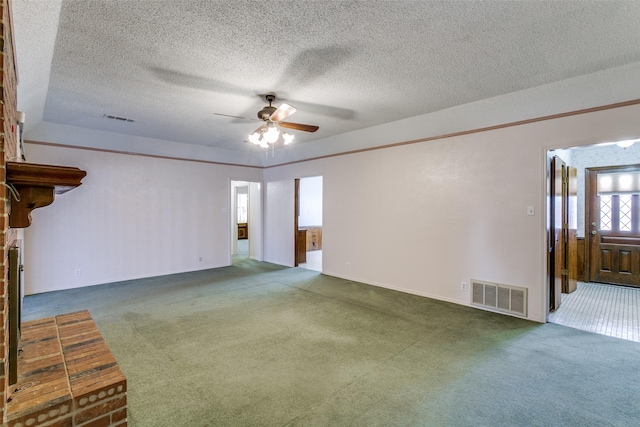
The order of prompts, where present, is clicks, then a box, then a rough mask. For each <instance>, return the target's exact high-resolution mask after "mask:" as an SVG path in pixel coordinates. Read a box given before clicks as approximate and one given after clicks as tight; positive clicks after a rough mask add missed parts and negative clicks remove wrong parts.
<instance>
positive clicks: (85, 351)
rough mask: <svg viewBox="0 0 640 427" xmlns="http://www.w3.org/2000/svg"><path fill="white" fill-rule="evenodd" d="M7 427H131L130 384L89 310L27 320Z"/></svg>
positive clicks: (10, 390)
mask: <svg viewBox="0 0 640 427" xmlns="http://www.w3.org/2000/svg"><path fill="white" fill-rule="evenodd" d="M21 335H22V338H21V340H20V343H21V347H22V352H21V353H20V356H19V358H18V382H17V383H16V384H14V385H13V386H10V387H9V389H8V393H7V394H8V398H7V400H8V402H7V404H6V409H5V410H6V421H7V425H8V426H9V427H27V426H29V427H36V426H45V425H46V426H52V427H54V426H55V427H58V426H60V427H61V426H85V427H89V426H91V427H101V426H118V427H124V426H126V425H127V381H126V379H125V377H124V375H123V374H122V371H121V370H120V368H119V367H118V364H117V362H116V360H115V358H114V357H113V355H112V354H111V351H110V350H109V348H108V347H107V344H106V343H105V341H104V339H103V338H102V336H101V335H100V332H99V331H98V328H97V327H96V325H95V323H94V321H93V319H91V316H90V314H89V312H88V311H80V312H77V313H71V314H65V315H60V316H56V317H48V318H45V319H40V320H34V321H30V322H25V323H23V325H22V334H21Z"/></svg>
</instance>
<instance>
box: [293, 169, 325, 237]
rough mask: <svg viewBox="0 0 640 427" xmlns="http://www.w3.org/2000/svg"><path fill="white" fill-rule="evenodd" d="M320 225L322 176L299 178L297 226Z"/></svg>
mask: <svg viewBox="0 0 640 427" xmlns="http://www.w3.org/2000/svg"><path fill="white" fill-rule="evenodd" d="M314 225H315V226H322V177H321V176H312V177H309V178H300V217H299V218H298V227H310V226H314Z"/></svg>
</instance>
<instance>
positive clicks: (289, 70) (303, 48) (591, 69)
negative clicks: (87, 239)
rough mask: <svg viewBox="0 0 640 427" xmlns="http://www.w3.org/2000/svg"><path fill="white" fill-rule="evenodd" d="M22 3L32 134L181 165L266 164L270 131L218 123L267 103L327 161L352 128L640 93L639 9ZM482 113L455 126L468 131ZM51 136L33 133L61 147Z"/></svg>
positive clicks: (18, 4) (634, 5) (19, 17)
mask: <svg viewBox="0 0 640 427" xmlns="http://www.w3.org/2000/svg"><path fill="white" fill-rule="evenodd" d="M14 3H15V11H16V12H15V15H16V40H17V48H18V52H19V56H18V57H19V63H20V64H19V65H20V67H19V68H20V69H21V71H22V75H21V78H22V82H21V83H23V84H24V91H25V93H24V94H23V96H21V97H19V99H20V100H21V103H23V104H21V105H20V106H19V107H20V109H21V110H23V111H27V121H28V124H27V129H28V130H33V129H37V128H38V125H41V124H47V125H51V124H55V125H67V126H73V127H77V128H83V129H92V130H101V131H109V132H117V133H119V134H125V135H129V136H137V137H145V138H153V139H154V141H155V140H158V141H171V142H174V143H177V145H174V146H172V149H174V150H177V148H176V147H183V148H184V147H185V145H187V147H192V148H191V149H187V148H184V150H183V154H185V155H189V154H190V155H192V156H193V155H195V154H196V153H198V154H200V155H202V153H203V151H202V150H213V151H212V152H214V151H215V152H217V153H219V156H218V158H223V157H224V156H225V155H228V156H232V155H233V153H236V154H237V155H238V156H239V155H240V154H238V152H244V153H245V154H246V155H247V156H250V155H258V156H260V155H261V151H258V152H256V151H255V148H256V147H253V146H252V145H251V144H244V143H243V140H245V139H246V138H247V135H248V134H249V133H250V132H251V131H253V130H254V129H255V128H256V127H257V126H258V125H259V122H257V121H254V120H240V119H233V118H229V117H222V116H217V115H214V113H222V114H228V115H234V116H242V117H246V118H249V119H255V118H256V117H255V115H256V112H257V111H258V110H259V109H260V108H262V107H263V106H264V105H265V103H264V102H263V101H262V100H261V99H260V97H259V96H258V95H259V94H264V93H266V92H270V91H274V92H276V94H277V95H278V96H280V97H281V98H284V99H286V100H287V102H289V103H291V104H292V105H294V106H296V107H297V108H298V110H299V111H298V113H296V114H295V115H294V116H292V117H291V118H290V121H293V122H298V123H308V124H315V125H318V126H320V130H319V131H318V132H317V133H315V134H307V133H304V132H296V142H298V143H308V144H309V145H312V144H316V145H317V146H318V148H317V151H314V154H316V155H318V154H323V153H326V152H327V151H329V150H333V151H336V150H338V151H339V150H340V149H342V150H346V149H348V148H349V146H346V145H345V144H342V145H340V147H335V146H334V145H338V144H334V145H332V144H328V143H321V140H322V141H324V140H326V139H327V138H328V139H329V140H331V138H333V137H335V136H337V135H341V134H344V133H346V132H350V131H354V130H358V129H364V128H368V127H371V126H375V125H380V124H383V123H388V122H393V121H397V120H400V119H405V118H409V117H414V116H418V115H423V114H430V113H434V112H438V111H442V110H445V109H449V108H455V107H457V106H461V105H467V104H469V103H474V102H478V101H481V100H487V99H492V98H494V97H500V96H504V95H506V94H510V93H514V92H518V91H523V90H528V89H531V88H542V87H543V86H544V85H549V84H554V85H556V86H553V88H547V89H546V92H544V91H543V92H541V93H543V94H544V96H541V99H542V105H543V108H541V107H540V106H539V105H538V104H539V102H538V101H539V100H536V97H535V96H532V95H529V94H527V96H522V97H519V98H517V97H516V98H504V99H500V102H501V106H502V108H503V110H502V111H517V112H518V114H517V117H520V118H521V119H524V118H531V117H539V116H541V115H547V114H555V113H561V112H566V111H571V110H575V109H579V108H587V107H593V106H600V105H603V104H607V103H613V102H621V101H626V100H629V99H635V98H638V97H640V83H639V81H638V77H635V78H634V80H632V81H629V80H628V78H629V75H631V76H633V75H636V76H637V73H633V72H632V71H633V70H635V69H637V67H640V48H639V47H638V46H640V33H638V32H637V31H630V30H629V29H630V28H635V27H636V26H637V22H638V21H639V20H640V2H632V1H613V2H601V1H580V2H556V1H519V2H502V1H491V2H481V1H478V2H456V1H443V2H437V1H429V2H422V1H407V2H400V1H398V2H396V1H376V0H373V1H275V2H249V1H232V2H224V1H210V0H206V1H205V0H201V1H196V0H185V1H179V0H178V1H175V0H171V1H155V0H154V1H132V0H112V1H90V2H88V1H76V0H51V1H47V2H42V1H34V0H15V2H14ZM55 22H57V23H58V25H53V24H52V23H55ZM22 63H24V64H25V65H24V66H22ZM619 67H623V70H626V72H623V73H618V74H615V73H614V74H615V75H617V76H618V77H611V75H604V74H602V75H600V74H594V75H593V76H591V75H592V73H599V72H603V71H606V70H612V69H616V68H619ZM624 67H632V69H625V68H624ZM586 75H589V76H591V77H590V78H589V79H586V80H584V79H583V80H580V79H578V80H576V78H579V77H580V76H586ZM632 78H633V77H632ZM610 87H613V88H615V89H611V90H609V88H610ZM622 87H624V88H625V89H626V90H622V89H621V88H622ZM19 90H22V89H20V88H19ZM276 104H277V103H276ZM486 110H487V108H486V106H484V107H483V105H478V106H477V108H475V110H472V111H474V113H473V114H469V113H467V114H464V115H462V114H460V115H458V114H453V115H452V116H451V117H450V118H449V119H448V120H449V121H452V122H455V125H454V124H452V125H451V126H453V127H455V126H457V127H459V128H462V129H463V128H465V126H472V125H475V124H474V122H473V118H474V117H482V116H485V115H486V114H487V112H486ZM490 110H493V109H490ZM105 114H111V115H116V116H122V117H127V118H132V119H134V120H136V122H135V123H121V122H117V121H113V120H106V119H104V118H103V116H104V115H105ZM496 114H497V113H496ZM500 118H501V119H503V120H504V119H505V117H504V115H503V117H500ZM487 120H488V122H487V125H488V124H497V123H494V122H495V121H496V120H498V121H499V118H498V119H496V118H491V120H489V119H487ZM44 129H45V128H44V127H43V126H41V127H40V132H35V133H33V134H32V135H34V136H37V137H38V138H39V139H41V140H46V139H47V138H49V139H54V137H53V136H52V135H51V134H47V132H45V131H44ZM459 130H460V129H459ZM427 131H428V130H427ZM26 136H27V138H28V139H29V133H27V135H26ZM421 136H423V137H424V136H429V135H424V134H422V135H421ZM68 138H69V139H70V138H71V137H70V136H68ZM85 139H86V140H91V139H92V138H90V137H88V136H87V137H85ZM93 139H94V140H95V138H93ZM112 139H113V138H112ZM52 142H60V143H65V142H68V141H52ZM151 142H152V141H151ZM151 142H149V146H148V147H145V149H146V150H151V151H153V149H154V148H153V144H151ZM393 142H398V141H386V143H393ZM74 143H75V142H74ZM373 143H374V141H364V142H360V144H361V145H362V144H373ZM77 144H81V142H77ZM85 144H90V142H85ZM94 144H97V142H94ZM353 144H355V142H353ZM103 145H106V146H104V147H103V148H113V146H111V147H109V146H108V144H103ZM133 145H134V144H131V147H129V148H130V149H131V150H132V151H135V150H136V147H134V146H133ZM305 145H306V144H305ZM164 147H165V146H164V145H163V144H161V143H156V144H155V150H156V151H161V150H163V149H165V148H164ZM360 148H362V147H360ZM139 149H142V147H139ZM168 150H169V149H168V148H166V150H165V152H164V153H162V154H170V153H169V152H168ZM216 150H217V151H216ZM298 150H301V148H298ZM290 151H291V150H290ZM248 163H251V162H250V161H248Z"/></svg>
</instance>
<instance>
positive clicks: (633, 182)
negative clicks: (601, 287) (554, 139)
mask: <svg viewBox="0 0 640 427" xmlns="http://www.w3.org/2000/svg"><path fill="white" fill-rule="evenodd" d="M585 194H586V195H587V206H586V208H587V212H586V214H587V215H586V218H587V220H588V223H587V227H586V228H587V234H586V237H585V239H588V240H589V241H588V242H587V247H588V248H589V254H588V260H589V280H590V281H592V282H601V283H611V284H619V285H626V286H637V287H640V200H639V198H640V165H631V166H620V167H608V168H589V169H587V182H586V193H585Z"/></svg>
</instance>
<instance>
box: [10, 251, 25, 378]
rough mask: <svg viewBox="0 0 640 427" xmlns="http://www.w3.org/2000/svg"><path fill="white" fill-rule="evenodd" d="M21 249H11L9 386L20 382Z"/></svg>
mask: <svg viewBox="0 0 640 427" xmlns="http://www.w3.org/2000/svg"><path fill="white" fill-rule="evenodd" d="M20 267H21V266H20V248H19V247H18V246H12V247H10V248H9V271H8V279H9V286H8V299H9V316H8V317H9V319H8V322H9V385H13V384H15V383H16V382H17V381H18V353H19V351H20V348H19V347H20V322H21V313H20V311H21V306H22V296H21V285H20Z"/></svg>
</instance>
